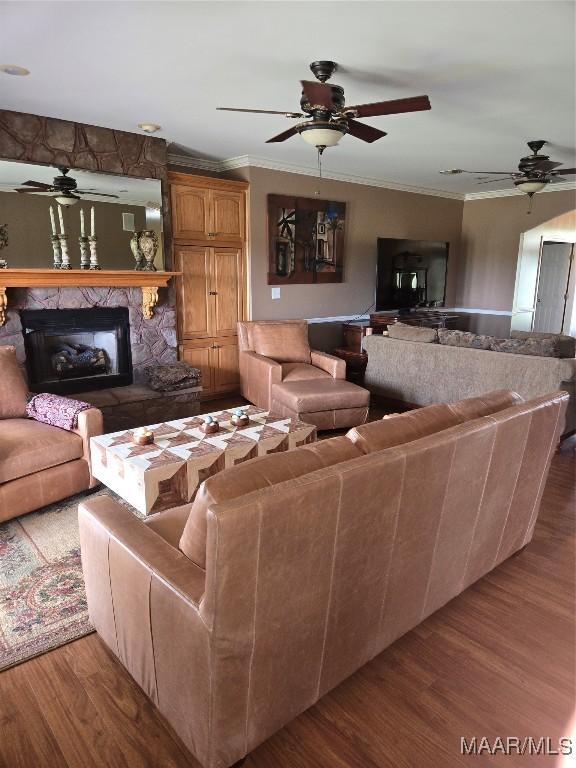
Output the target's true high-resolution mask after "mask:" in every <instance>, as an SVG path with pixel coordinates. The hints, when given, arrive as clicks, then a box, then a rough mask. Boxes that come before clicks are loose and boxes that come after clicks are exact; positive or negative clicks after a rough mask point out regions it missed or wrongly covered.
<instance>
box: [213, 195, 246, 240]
mask: <svg viewBox="0 0 576 768" xmlns="http://www.w3.org/2000/svg"><path fill="white" fill-rule="evenodd" d="M210 208H211V212H212V221H211V227H212V229H211V230H210V232H211V234H212V235H213V239H214V241H218V242H221V243H226V242H231V243H238V242H242V241H243V240H244V230H245V224H244V221H245V216H246V214H245V211H244V194H243V193H242V192H228V191H224V190H218V189H213V190H211V192H210Z"/></svg>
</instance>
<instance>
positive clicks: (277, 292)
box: [271, 288, 280, 299]
mask: <svg viewBox="0 0 576 768" xmlns="http://www.w3.org/2000/svg"><path fill="white" fill-rule="evenodd" d="M271 293H272V298H273V299H279V298H280V288H272V291H271Z"/></svg>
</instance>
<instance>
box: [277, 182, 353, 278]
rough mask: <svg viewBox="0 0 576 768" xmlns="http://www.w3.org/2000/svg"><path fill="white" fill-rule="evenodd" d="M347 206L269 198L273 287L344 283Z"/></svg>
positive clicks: (284, 197) (333, 203)
mask: <svg viewBox="0 0 576 768" xmlns="http://www.w3.org/2000/svg"><path fill="white" fill-rule="evenodd" d="M345 218H346V203H339V202H334V201H330V200H317V199H314V198H307V197H289V196H286V195H268V233H269V244H268V249H269V251H268V252H269V260H268V284H269V285H291V284H292V285H296V284H301V283H341V282H342V276H343V267H344V225H345Z"/></svg>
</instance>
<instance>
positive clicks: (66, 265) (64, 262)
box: [59, 235, 72, 269]
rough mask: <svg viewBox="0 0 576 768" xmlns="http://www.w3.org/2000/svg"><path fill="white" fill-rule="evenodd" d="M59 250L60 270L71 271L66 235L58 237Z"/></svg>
mask: <svg viewBox="0 0 576 768" xmlns="http://www.w3.org/2000/svg"><path fill="white" fill-rule="evenodd" d="M59 239H60V248H61V250H62V264H61V265H60V269H72V267H71V266H70V256H69V254H68V235H59Z"/></svg>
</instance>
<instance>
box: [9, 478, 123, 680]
mask: <svg viewBox="0 0 576 768" xmlns="http://www.w3.org/2000/svg"><path fill="white" fill-rule="evenodd" d="M106 492H108V493H110V495H113V494H112V493H111V492H109V491H107V490H105V489H102V488H97V489H96V490H95V491H92V492H86V493H82V494H78V495H77V496H72V497H70V498H69V499H65V500H64V501H61V502H58V503H57V504H51V505H50V506H48V507H44V508H43V509H41V510H39V511H38V512H32V513H30V514H28V515H23V516H22V517H19V518H16V519H14V520H9V521H8V522H6V523H1V524H0V670H2V669H6V668H7V667H11V666H13V665H14V664H19V663H20V662H22V661H25V660H26V659H29V658H32V657H33V656H38V655H39V654H41V653H45V652H46V651H50V650H52V649H53V648H57V647H58V646H60V645H64V644H65V643H68V642H70V641H71V640H76V639H77V638H79V637H82V636H83V635H87V634H88V633H90V632H92V631H93V629H92V626H91V625H90V622H89V620H88V609H87V606H86V595H85V592H84V579H83V577H82V565H81V562H80V541H79V535H78V511H77V510H78V503H79V501H80V500H81V499H83V498H85V497H86V496H88V495H90V493H97V494H98V495H99V494H102V493H106Z"/></svg>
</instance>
